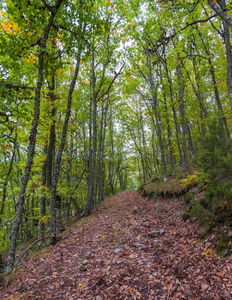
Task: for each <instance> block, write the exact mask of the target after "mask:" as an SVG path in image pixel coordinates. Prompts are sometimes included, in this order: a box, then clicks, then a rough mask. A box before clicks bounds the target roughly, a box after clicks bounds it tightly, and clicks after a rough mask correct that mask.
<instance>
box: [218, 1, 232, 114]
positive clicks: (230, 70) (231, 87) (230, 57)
mask: <svg viewBox="0 0 232 300" xmlns="http://www.w3.org/2000/svg"><path fill="white" fill-rule="evenodd" d="M220 3H221V4H222V8H223V9H224V11H225V10H226V2H225V0H221V1H220ZM223 29H224V42H225V46H226V62H227V87H228V92H229V97H230V107H231V112H232V51H231V39H230V27H229V25H228V24H227V23H226V22H223Z"/></svg>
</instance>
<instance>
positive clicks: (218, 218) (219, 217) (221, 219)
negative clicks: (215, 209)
mask: <svg viewBox="0 0 232 300" xmlns="http://www.w3.org/2000/svg"><path fill="white" fill-rule="evenodd" d="M216 221H217V222H218V223H224V221H225V216H224V213H222V212H221V213H219V214H218V215H217V216H216Z"/></svg>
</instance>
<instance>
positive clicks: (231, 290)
mask: <svg viewBox="0 0 232 300" xmlns="http://www.w3.org/2000/svg"><path fill="white" fill-rule="evenodd" d="M183 205H184V202H183V201H182V199H162V200H161V199H160V200H159V201H157V200H150V201H148V199H145V198H142V197H141V196H139V195H138V193H137V192H135V191H131V192H121V193H118V194H116V195H114V196H113V197H110V198H109V199H108V200H106V201H105V202H103V203H102V204H101V206H99V207H98V208H97V209H96V210H95V211H94V212H93V213H92V214H91V215H90V216H89V217H88V218H87V220H86V221H85V222H82V223H81V224H80V223H77V226H76V227H75V228H72V229H70V231H69V232H68V233H67V235H66V236H65V238H64V240H63V242H60V243H59V244H57V245H56V246H54V247H53V248H51V250H50V251H48V250H47V249H45V251H46V253H44V254H42V255H41V256H39V257H37V258H34V259H32V260H31V261H29V262H27V263H25V264H24V265H23V266H22V267H21V268H20V270H19V271H18V272H16V273H15V274H14V277H15V279H14V282H13V283H12V284H11V285H10V286H9V287H7V288H4V287H1V288H0V299H33V300H34V299H38V300H39V299H69V300H72V299H73V300H75V299H95V300H105V299H122V300H126V299H157V300H158V299H232V260H231V259H230V258H228V257H225V258H221V257H220V256H218V255H217V254H216V253H215V251H214V250H213V249H211V248H210V245H209V243H207V241H201V242H200V241H199V239H198V229H197V224H196V223H195V222H193V221H191V220H188V221H187V222H184V221H183V220H182V211H183ZM151 233H153V234H151Z"/></svg>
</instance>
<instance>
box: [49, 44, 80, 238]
mask: <svg viewBox="0 0 232 300" xmlns="http://www.w3.org/2000/svg"><path fill="white" fill-rule="evenodd" d="M80 59H81V45H79V50H78V54H77V61H76V67H75V71H74V75H73V78H72V81H71V83H70V86H69V91H68V100H67V109H66V113H65V120H64V124H63V130H62V136H61V140H60V145H59V149H58V151H57V157H56V162H55V169H54V176H53V177H52V194H51V236H52V244H56V242H57V233H58V232H57V216H59V213H58V212H57V211H58V210H59V203H57V195H56V191H57V184H58V179H59V174H60V163H61V158H62V154H63V149H64V146H65V142H66V136H67V129H68V123H69V118H70V114H71V105H72V94H73V91H74V87H75V84H76V81H77V76H78V74H79V68H80ZM58 202H59V201H58ZM57 204H58V205H57Z"/></svg>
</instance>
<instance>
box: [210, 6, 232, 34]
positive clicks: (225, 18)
mask: <svg viewBox="0 0 232 300" xmlns="http://www.w3.org/2000/svg"><path fill="white" fill-rule="evenodd" d="M218 2H220V1H218ZM208 4H209V6H210V7H211V8H212V9H213V10H214V11H215V12H216V13H217V14H218V15H219V17H221V18H222V20H223V21H225V22H226V23H227V24H228V25H229V26H230V27H231V28H232V18H230V17H229V16H228V14H227V13H226V11H225V10H224V9H223V8H221V7H220V6H219V5H218V4H216V3H215V2H214V0H208Z"/></svg>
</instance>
